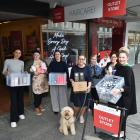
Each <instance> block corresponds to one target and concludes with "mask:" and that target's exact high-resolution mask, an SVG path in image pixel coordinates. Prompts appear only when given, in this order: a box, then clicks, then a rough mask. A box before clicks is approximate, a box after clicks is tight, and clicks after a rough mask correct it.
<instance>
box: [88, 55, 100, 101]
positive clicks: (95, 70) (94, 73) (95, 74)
mask: <svg viewBox="0 0 140 140" xmlns="http://www.w3.org/2000/svg"><path fill="white" fill-rule="evenodd" d="M89 67H90V70H91V77H92V86H91V98H92V100H94V101H95V100H97V101H98V100H99V97H98V94H97V91H96V88H95V85H96V84H97V83H98V82H99V81H100V79H101V76H102V75H101V74H102V68H101V67H99V66H98V63H97V55H93V56H91V59H90V64H89ZM91 104H92V103H91Z"/></svg>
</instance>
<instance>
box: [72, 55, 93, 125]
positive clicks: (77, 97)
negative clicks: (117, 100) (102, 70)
mask: <svg viewBox="0 0 140 140" xmlns="http://www.w3.org/2000/svg"><path fill="white" fill-rule="evenodd" d="M70 81H71V83H72V87H73V88H74V85H75V82H80V81H86V82H87V83H86V84H87V89H85V90H86V91H83V92H78V93H74V92H72V94H71V102H72V103H73V104H74V111H75V116H77V115H78V113H80V114H79V115H80V123H84V113H85V109H86V106H87V105H88V99H89V92H90V88H91V81H92V79H91V75H90V68H89V67H88V66H86V64H85V56H84V55H80V56H79V57H78V64H77V65H75V66H73V67H72V70H71V76H70Z"/></svg>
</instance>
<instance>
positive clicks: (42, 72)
mask: <svg viewBox="0 0 140 140" xmlns="http://www.w3.org/2000/svg"><path fill="white" fill-rule="evenodd" d="M33 59H34V61H33V64H32V66H31V68H30V72H32V75H33V76H32V90H33V94H34V107H35V112H36V115H42V112H43V111H45V109H44V108H43V107H42V105H41V101H42V97H43V96H42V94H43V93H45V92H48V81H47V78H46V72H47V66H46V64H45V62H43V61H42V60H41V59H40V53H39V51H35V52H34V54H33Z"/></svg>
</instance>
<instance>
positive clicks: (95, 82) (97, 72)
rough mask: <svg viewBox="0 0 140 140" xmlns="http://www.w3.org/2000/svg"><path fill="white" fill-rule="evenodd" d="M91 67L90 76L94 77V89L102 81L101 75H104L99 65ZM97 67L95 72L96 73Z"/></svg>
mask: <svg viewBox="0 0 140 140" xmlns="http://www.w3.org/2000/svg"><path fill="white" fill-rule="evenodd" d="M89 67H90V75H91V77H92V87H95V85H96V84H97V83H98V82H99V81H100V79H101V74H102V68H101V67H100V66H98V65H94V66H92V65H89ZM94 67H95V72H94Z"/></svg>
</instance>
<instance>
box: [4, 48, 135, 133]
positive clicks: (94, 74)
mask: <svg viewBox="0 0 140 140" xmlns="http://www.w3.org/2000/svg"><path fill="white" fill-rule="evenodd" d="M128 55H129V52H128V50H127V48H125V47H122V48H120V49H119V52H118V53H116V52H112V53H111V54H110V61H109V62H108V63H106V65H104V66H103V67H101V66H100V65H99V64H98V63H97V56H96V55H93V56H91V59H90V64H89V65H88V64H86V63H85V62H86V61H85V60H86V58H85V56H84V55H79V56H78V61H77V64H76V65H74V66H72V68H71V73H70V75H69V71H68V66H67V64H66V63H65V62H64V61H62V56H61V52H60V51H59V50H56V51H55V52H54V59H53V60H52V61H51V63H50V64H49V66H48V67H47V66H46V64H45V63H44V62H43V61H42V60H41V59H40V53H39V52H34V54H33V56H34V59H33V63H32V65H31V66H30V72H31V75H32V91H33V94H34V106H35V112H36V115H42V112H43V111H44V110H45V109H44V108H43V106H42V105H41V99H42V93H44V92H48V91H49V92H50V96H51V103H52V110H53V112H54V113H55V114H58V113H59V112H60V111H61V109H62V108H63V107H65V106H67V105H68V101H69V100H70V102H71V103H73V109H74V113H75V116H80V117H79V120H80V123H84V113H85V110H86V107H87V105H88V99H89V98H90V99H92V100H93V101H94V100H100V99H99V97H98V94H97V91H96V88H95V85H96V84H97V83H98V82H99V80H100V79H101V78H102V77H103V76H105V75H106V74H107V75H112V74H113V75H116V76H121V77H124V81H125V85H124V86H123V87H122V88H120V89H113V90H112V94H113V95H114V96H115V95H117V94H120V93H121V94H122V96H121V98H120V99H119V101H118V102H117V103H116V104H115V106H119V107H123V108H126V109H127V116H128V115H132V114H136V113H137V107H136V91H135V79H134V74H133V70H132V68H131V67H130V66H129V65H128ZM20 56H21V51H20V50H19V49H16V50H15V51H14V58H13V59H7V60H6V61H5V64H4V69H3V74H4V75H7V74H9V73H12V72H14V73H15V72H23V71H24V62H23V61H21V60H19V58H20ZM49 73H66V75H67V76H66V79H67V84H66V85H50V86H48V80H47V77H46V76H47V75H49ZM77 75H78V76H79V81H80V80H81V81H86V82H87V89H86V92H79V93H74V91H73V86H74V84H75V81H77ZM69 87H71V94H70V99H69V98H68V96H69V95H68V92H67V91H68V90H67V88H69ZM9 88H10V92H11V94H10V95H11V111H10V114H11V115H10V122H11V127H16V126H17V122H18V120H19V119H25V116H24V102H23V89H22V87H9ZM126 118H127V117H126ZM122 126H124V124H123V125H122ZM121 130H122V132H124V127H122V129H121ZM122 135H123V134H122Z"/></svg>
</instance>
